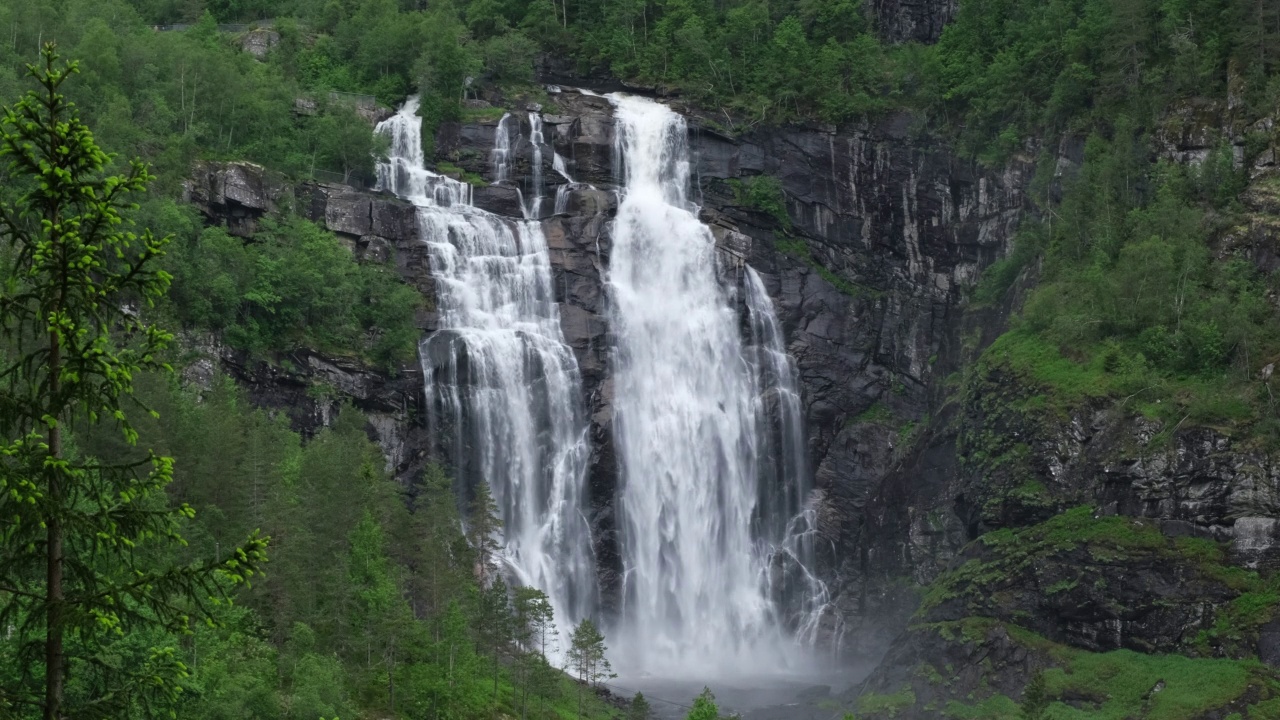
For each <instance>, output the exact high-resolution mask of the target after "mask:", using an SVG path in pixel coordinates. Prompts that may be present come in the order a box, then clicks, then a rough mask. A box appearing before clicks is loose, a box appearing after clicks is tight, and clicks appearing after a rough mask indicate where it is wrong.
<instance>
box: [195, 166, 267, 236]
mask: <svg viewBox="0 0 1280 720" xmlns="http://www.w3.org/2000/svg"><path fill="white" fill-rule="evenodd" d="M288 193H289V186H288V185H287V184H286V183H285V182H284V179H283V178H281V177H279V176H276V175H275V174H273V173H269V172H267V170H266V168H263V167H262V166H261V165H255V164H253V163H250V162H230V163H199V164H197V165H196V166H195V168H193V169H192V172H191V177H190V179H188V180H187V181H186V182H185V183H184V184H183V193H182V199H183V201H184V202H188V203H191V204H192V205H195V206H196V207H197V208H199V210H200V212H202V213H204V215H205V216H206V217H208V218H210V219H211V220H214V221H215V222H217V223H218V224H220V225H222V226H224V227H226V228H227V232H229V233H231V234H232V235H238V236H240V237H249V236H251V235H253V233H255V232H256V231H257V227H258V226H257V221H258V220H259V219H260V218H261V217H262V216H263V215H266V214H267V213H273V212H277V211H278V210H280V209H281V208H280V204H281V201H282V200H285V199H286V198H287V197H288Z"/></svg>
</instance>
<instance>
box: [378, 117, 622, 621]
mask: <svg viewBox="0 0 1280 720" xmlns="http://www.w3.org/2000/svg"><path fill="white" fill-rule="evenodd" d="M504 123H505V120H504ZM377 131H378V132H379V133H382V134H385V135H387V136H389V137H390V138H391V152H390V155H391V157H390V158H389V160H388V161H387V162H386V163H383V164H382V165H381V166H380V167H379V184H380V187H381V188H382V189H387V190H390V191H392V192H394V193H396V194H397V195H399V196H401V197H403V198H406V199H408V200H410V201H411V202H413V203H414V204H415V205H416V206H417V214H418V230H419V236H420V237H421V239H422V242H424V243H426V245H427V247H428V248H429V255H430V260H431V270H432V274H433V276H434V277H435V280H436V287H437V305H438V310H439V314H440V329H439V330H438V331H437V332H436V333H434V334H433V335H431V336H430V337H428V338H427V339H426V340H425V341H423V343H422V347H421V358H422V369H423V375H424V377H425V382H426V393H427V399H428V406H429V408H430V409H431V412H432V413H433V414H436V415H438V416H440V417H442V418H445V419H447V421H448V423H449V424H450V425H452V427H453V430H454V434H455V445H456V450H455V452H454V453H453V455H454V458H453V461H454V465H455V467H454V471H455V473H456V474H457V476H458V479H459V480H460V481H461V482H462V484H463V485H465V486H473V484H474V483H478V482H487V483H488V484H489V487H490V489H491V490H492V492H493V496H494V499H495V501H496V502H497V505H498V508H499V511H500V513H501V515H502V521H503V531H504V540H505V548H506V554H505V561H506V562H507V564H508V565H509V567H510V570H511V571H512V572H513V573H514V574H515V575H516V579H517V580H518V581H519V582H520V583H522V584H525V585H531V586H534V587H538V588H540V589H541V590H543V591H544V592H546V593H547V594H548V596H549V597H550V598H551V601H552V604H553V606H554V608H555V612H556V617H557V618H558V622H560V623H561V626H562V627H568V626H570V625H571V624H572V623H574V622H576V621H577V620H579V619H581V618H582V617H585V616H586V615H587V614H588V613H590V612H591V611H592V610H593V609H594V608H595V606H596V595H597V589H596V571H595V560H594V557H593V556H592V554H591V539H590V533H589V530H588V528H587V524H586V521H585V519H584V517H583V502H584V498H583V492H584V488H583V484H584V479H585V470H586V463H587V452H588V447H587V439H586V427H587V424H586V420H585V417H584V414H583V409H582V397H581V395H582V383H581V380H580V378H579V374H578V366H577V362H576V360H575V359H574V356H573V353H572V352H571V351H570V349H569V348H568V346H566V345H565V343H564V337H563V334H562V333H561V330H560V315H559V309H558V307H557V305H556V302H555V296H554V294H553V292H552V282H551V264H550V261H549V258H548V253H547V246H546V239H545V237H544V236H543V233H542V227H541V225H540V224H539V223H537V222H531V221H513V220H508V219H505V218H501V217H499V216H496V215H493V214H490V213H488V212H485V211H483V210H479V209H477V208H474V207H471V205H470V186H468V185H466V184H465V183H461V182H458V181H455V180H452V179H450V178H446V177H443V176H440V175H437V174H435V173H432V172H430V171H428V170H426V168H425V167H424V158H423V156H422V150H421V141H420V139H419V138H420V134H421V119H420V118H419V117H418V116H417V100H416V98H410V100H409V101H408V102H406V103H405V105H404V107H402V108H401V109H400V111H399V112H398V113H397V114H396V115H395V116H393V117H392V118H390V119H388V120H386V121H385V122H383V123H381V124H380V125H379V126H378V128H377ZM498 135H499V142H498V143H497V144H498V147H497V148H495V151H494V155H493V157H494V164H495V166H496V168H497V169H498V170H499V172H500V171H501V168H503V167H507V168H508V170H507V171H508V172H509V167H510V166H509V164H505V165H504V163H509V158H510V145H509V144H508V145H506V146H503V144H502V139H503V138H504V137H505V138H507V139H508V142H509V136H508V135H506V134H504V133H502V132H499V133H498ZM504 148H505V149H504Z"/></svg>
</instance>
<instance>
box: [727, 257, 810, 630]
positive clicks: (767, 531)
mask: <svg viewBox="0 0 1280 720" xmlns="http://www.w3.org/2000/svg"><path fill="white" fill-rule="evenodd" d="M743 286H744V290H745V301H746V306H747V320H748V325H749V326H750V328H751V356H752V363H751V365H752V369H753V371H754V377H753V380H754V386H755V388H754V389H755V398H756V402H757V408H756V417H757V418H758V420H759V422H760V428H759V438H760V441H759V445H758V446H757V453H758V457H759V458H760V465H759V473H760V474H759V478H760V486H759V487H760V496H759V503H760V505H759V522H758V538H757V542H758V543H759V552H761V553H762V554H763V555H764V557H765V558H766V560H765V565H766V568H765V576H764V582H765V587H766V588H767V591H768V596H769V598H770V600H771V601H772V602H773V605H774V608H775V609H776V611H777V612H778V613H779V615H780V619H781V621H782V623H783V624H784V626H786V627H788V628H791V629H792V630H794V632H795V635H796V638H797V639H798V640H800V641H801V642H802V643H803V644H805V645H815V644H818V643H819V642H821V641H822V640H823V638H821V637H820V630H821V623H822V621H823V620H824V618H826V617H827V614H828V613H829V612H830V611H831V606H830V604H829V603H830V599H831V598H830V594H829V593H828V591H827V586H826V583H824V582H823V581H822V580H821V579H820V578H818V576H817V575H816V574H815V573H814V572H813V569H812V568H813V566H814V538H815V536H816V535H817V530H818V528H817V511H816V510H815V508H813V507H811V506H809V505H807V503H806V501H807V499H808V496H809V492H810V490H811V487H810V485H811V483H810V477H811V476H810V474H809V458H808V452H807V449H806V443H805V434H804V411H803V409H802V407H801V404H800V381H799V374H798V373H797V371H796V364H795V361H794V360H793V359H792V358H791V356H790V355H788V354H787V348H786V339H785V338H784V337H783V334H782V328H781V327H780V325H779V323H778V316H777V313H776V312H775V311H774V308H773V300H771V299H770V298H769V293H768V291H767V290H766V289H765V286H764V281H763V280H761V278H760V275H759V274H758V273H756V271H755V270H754V269H752V268H751V267H747V269H746V274H745V277H744V279H743Z"/></svg>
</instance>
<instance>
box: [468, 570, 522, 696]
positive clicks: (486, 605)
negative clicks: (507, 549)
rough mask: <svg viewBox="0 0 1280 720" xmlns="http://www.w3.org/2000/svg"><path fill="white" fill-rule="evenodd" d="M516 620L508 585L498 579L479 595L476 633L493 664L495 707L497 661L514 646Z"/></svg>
mask: <svg viewBox="0 0 1280 720" xmlns="http://www.w3.org/2000/svg"><path fill="white" fill-rule="evenodd" d="M514 626H515V619H514V617H513V615H512V612H511V596H510V594H509V593H508V591H507V584H506V583H505V582H503V581H502V578H497V579H495V580H494V581H493V584H491V585H490V586H489V587H487V588H484V589H483V590H481V591H480V602H479V604H478V607H477V612H476V630H477V634H478V635H479V637H480V646H481V648H482V649H483V651H484V652H485V653H486V654H488V655H489V657H490V658H491V659H492V661H493V705H494V707H495V708H496V707H497V706H498V669H499V664H498V661H499V659H500V658H501V655H502V651H503V650H504V649H505V648H506V647H507V646H508V645H510V644H511V641H512V632H513V629H514Z"/></svg>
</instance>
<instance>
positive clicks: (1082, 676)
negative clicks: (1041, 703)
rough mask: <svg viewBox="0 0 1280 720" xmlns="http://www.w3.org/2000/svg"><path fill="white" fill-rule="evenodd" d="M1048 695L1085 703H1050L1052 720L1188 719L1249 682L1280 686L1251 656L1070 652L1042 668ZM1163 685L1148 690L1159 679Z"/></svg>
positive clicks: (1216, 705) (1230, 697) (1232, 698)
mask: <svg viewBox="0 0 1280 720" xmlns="http://www.w3.org/2000/svg"><path fill="white" fill-rule="evenodd" d="M1045 681H1046V683H1047V686H1048V690H1049V694H1050V697H1062V696H1063V695H1068V696H1071V697H1086V698H1089V699H1090V700H1092V702H1090V703H1086V704H1087V705H1088V707H1072V706H1069V705H1066V704H1064V703H1062V702H1055V703H1054V704H1053V705H1051V706H1050V708H1049V713H1048V717H1049V718H1052V719H1053V720H1075V719H1076V718H1080V719H1082V720H1083V719H1084V718H1088V719H1089V720H1125V718H1134V717H1142V718H1147V719H1148V720H1192V718H1198V717H1203V716H1204V714H1205V713H1206V712H1208V711H1210V710H1214V709H1217V708H1222V707H1225V706H1227V705H1229V704H1230V703H1231V702H1233V701H1235V700H1236V699H1238V698H1240V697H1241V696H1243V695H1244V694H1245V693H1246V691H1248V689H1249V687H1250V685H1260V686H1262V687H1264V688H1267V689H1268V690H1269V691H1270V692H1272V693H1275V692H1278V691H1280V686H1278V685H1277V682H1276V680H1275V678H1274V677H1271V673H1270V672H1268V671H1267V670H1266V668H1265V667H1264V666H1263V665H1261V664H1260V663H1257V662H1253V661H1238V660H1221V659H1206V658H1189V657H1184V656H1181V655H1143V654H1142V653H1136V652H1133V651H1131V650H1115V651H1112V652H1108V653H1089V652H1083V651H1073V652H1070V653H1069V659H1068V661H1067V662H1066V663H1065V664H1064V665H1063V667H1060V668H1054V669H1051V670H1048V671H1046V672H1045ZM1161 682H1163V683H1164V687H1163V688H1162V689H1160V690H1159V691H1158V692H1152V691H1153V690H1154V689H1155V688H1156V687H1157V685H1158V684H1160V683H1161Z"/></svg>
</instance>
